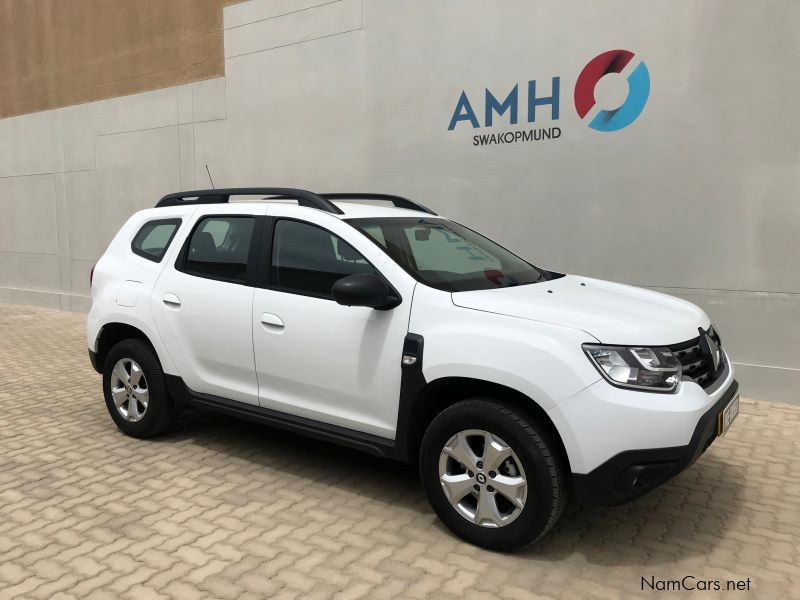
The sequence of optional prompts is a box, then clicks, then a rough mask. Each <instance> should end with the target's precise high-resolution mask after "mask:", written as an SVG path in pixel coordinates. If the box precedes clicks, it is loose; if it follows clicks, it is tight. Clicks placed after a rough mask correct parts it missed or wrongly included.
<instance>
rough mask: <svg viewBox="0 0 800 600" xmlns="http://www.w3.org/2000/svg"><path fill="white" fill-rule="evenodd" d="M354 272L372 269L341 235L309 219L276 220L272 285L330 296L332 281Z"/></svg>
mask: <svg viewBox="0 0 800 600" xmlns="http://www.w3.org/2000/svg"><path fill="white" fill-rule="evenodd" d="M355 273H375V269H373V268H372V265H370V264H369V263H368V262H367V259H365V258H364V257H363V256H362V255H361V254H360V253H359V252H358V251H357V250H355V248H353V247H352V246H351V245H350V244H348V243H347V242H345V241H344V240H342V239H341V238H339V237H337V236H335V235H334V234H332V233H330V232H328V231H326V230H324V229H322V228H320V227H316V226H314V225H309V224H308V223H300V222H298V221H278V222H277V223H276V224H275V241H274V242H273V247H272V282H271V285H272V287H273V288H275V289H279V290H282V291H286V292H295V293H300V294H306V295H311V296H319V297H322V298H333V295H332V294H331V287H332V286H333V284H334V283H336V281H338V280H339V279H341V278H342V277H346V276H347V275H353V274H355Z"/></svg>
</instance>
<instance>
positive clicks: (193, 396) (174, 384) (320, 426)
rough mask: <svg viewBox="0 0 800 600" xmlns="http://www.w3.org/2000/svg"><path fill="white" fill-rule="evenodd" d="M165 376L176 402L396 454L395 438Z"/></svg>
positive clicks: (365, 449) (389, 455) (379, 453)
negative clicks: (201, 388)
mask: <svg viewBox="0 0 800 600" xmlns="http://www.w3.org/2000/svg"><path fill="white" fill-rule="evenodd" d="M164 379H165V380H166V383H167V388H168V389H169V393H170V395H171V396H172V399H173V400H174V401H175V402H176V403H178V404H182V405H185V406H195V407H199V408H205V409H208V410H211V411H214V412H218V413H222V414H226V415H230V416H233V417H237V418H240V419H244V420H247V421H252V422H255V423H262V424H264V425H271V426H273V427H277V428H279V429H284V430H286V431H291V432H293V433H299V434H300V435H304V436H307V437H311V438H314V439H318V440H323V441H326V442H333V443H335V444H339V445H341V446H347V447H348V448H354V449H356V450H360V451H362V452H366V453H368V454H373V455H375V456H382V457H384V458H397V457H396V449H395V440H391V439H389V438H384V437H380V436H377V435H372V434H369V433H363V432H360V431H355V430H353V429H347V428H345V427H339V426H338V425H331V424H330V423H323V422H321V421H316V420H314V419H308V418H306V417H299V416H296V415H290V414H288V413H284V412H280V411H277V410H273V409H270V408H264V407H262V406H255V405H253V404H248V403H246V402H239V401H238V400H230V399H228V398H221V397H218V396H212V395H210V394H201V393H198V392H194V391H192V390H190V389H189V388H188V387H187V386H186V384H185V383H184V382H183V379H182V378H181V377H178V376H176V375H168V374H166V373H165V374H164Z"/></svg>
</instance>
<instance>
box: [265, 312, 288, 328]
mask: <svg viewBox="0 0 800 600" xmlns="http://www.w3.org/2000/svg"><path fill="white" fill-rule="evenodd" d="M261 322H262V323H263V324H264V325H269V326H270V327H278V328H283V321H282V320H281V318H280V317H279V316H278V315H273V314H272V313H262V314H261Z"/></svg>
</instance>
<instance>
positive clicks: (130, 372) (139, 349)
mask: <svg viewBox="0 0 800 600" xmlns="http://www.w3.org/2000/svg"><path fill="white" fill-rule="evenodd" d="M103 395H104V396H105V400H106V408H108V412H109V414H110V415H111V418H112V419H113V420H114V423H116V425H117V427H119V429H120V430H122V432H123V433H125V434H127V435H130V436H133V437H138V438H147V437H151V436H154V435H158V434H159V433H163V432H164V431H166V430H167V429H169V427H170V426H171V425H172V424H173V422H174V420H175V407H174V405H173V403H172V400H171V398H170V397H169V395H168V394H167V389H166V385H165V384H164V372H163V371H162V370H161V363H160V362H159V360H158V357H157V356H156V354H155V352H154V351H153V349H152V348H151V347H150V345H149V344H148V343H147V342H145V341H144V340H141V339H129V340H123V341H121V342H119V343H118V344H117V345H115V346H114V347H113V348H112V349H111V351H110V352H109V353H108V356H107V357H106V362H105V365H104V367H103Z"/></svg>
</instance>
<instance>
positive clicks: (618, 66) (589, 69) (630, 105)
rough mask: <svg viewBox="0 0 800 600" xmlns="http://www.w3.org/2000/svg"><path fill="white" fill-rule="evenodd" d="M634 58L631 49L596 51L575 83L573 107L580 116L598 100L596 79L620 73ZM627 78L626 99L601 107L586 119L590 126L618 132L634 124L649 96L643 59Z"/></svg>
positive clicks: (647, 78)
mask: <svg viewBox="0 0 800 600" xmlns="http://www.w3.org/2000/svg"><path fill="white" fill-rule="evenodd" d="M633 58H634V54H633V52H629V51H628V50H609V51H608V52H603V53H602V54H598V55H597V56H595V57H594V58H593V59H592V60H590V61H589V63H588V64H587V65H586V66H585V67H583V71H581V74H580V75H579V76H578V81H577V82H576V83H575V110H577V111H578V115H579V116H580V118H581V119H583V118H585V117H586V115H588V114H589V112H590V111H591V110H592V108H593V107H594V105H595V104H596V103H597V101H596V100H595V97H594V90H595V87H596V86H597V82H598V81H600V79H601V78H602V77H603V76H604V75H607V74H609V73H622V70H623V69H624V68H625V67H627V66H628V64H629V63H631V61H632V60H633ZM627 80H628V97H627V98H626V99H625V102H623V103H622V105H621V106H619V107H618V108H615V109H613V110H605V109H603V110H600V111H599V112H598V113H597V114H596V115H595V116H594V118H593V119H592V120H591V121H590V122H589V127H591V128H592V129H596V130H597V131H617V130H619V129H622V128H624V127H627V126H628V125H630V124H631V123H633V122H634V121H635V120H636V118H637V117H638V116H639V115H640V114H642V111H643V110H644V105H645V104H647V98H648V97H649V96H650V72H649V71H648V70H647V65H645V64H644V61H641V60H640V61H639V64H638V65H636V67H635V68H634V69H633V70H632V71H631V72H630V75H628V77H627Z"/></svg>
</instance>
